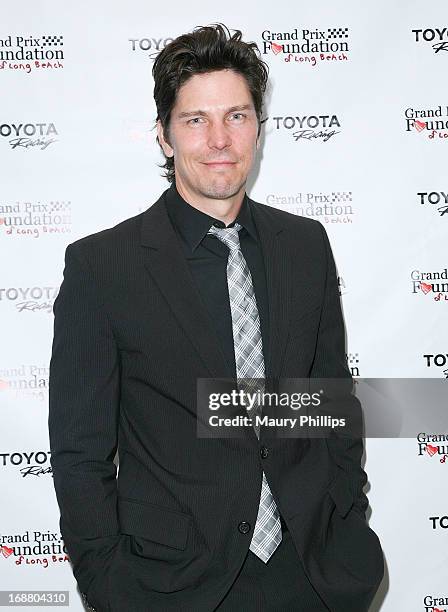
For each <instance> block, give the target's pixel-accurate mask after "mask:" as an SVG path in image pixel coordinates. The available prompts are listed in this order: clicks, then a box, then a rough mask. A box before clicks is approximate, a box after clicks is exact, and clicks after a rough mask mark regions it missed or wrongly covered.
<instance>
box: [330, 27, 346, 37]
mask: <svg viewBox="0 0 448 612" xmlns="http://www.w3.org/2000/svg"><path fill="white" fill-rule="evenodd" d="M327 31H328V36H327V40H329V39H330V38H348V28H328V30H327Z"/></svg>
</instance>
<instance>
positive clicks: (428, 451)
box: [425, 444, 439, 457]
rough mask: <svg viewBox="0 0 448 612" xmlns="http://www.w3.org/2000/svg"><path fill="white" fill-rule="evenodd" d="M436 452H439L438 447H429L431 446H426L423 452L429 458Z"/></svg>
mask: <svg viewBox="0 0 448 612" xmlns="http://www.w3.org/2000/svg"><path fill="white" fill-rule="evenodd" d="M438 450H439V447H438V446H431V444H427V445H426V447H425V451H426V452H427V453H428V455H429V456H430V457H432V456H433V455H435V454H436V452H437V451H438Z"/></svg>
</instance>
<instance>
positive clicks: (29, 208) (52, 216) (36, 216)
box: [0, 200, 72, 239]
mask: <svg viewBox="0 0 448 612" xmlns="http://www.w3.org/2000/svg"><path fill="white" fill-rule="evenodd" d="M71 207H72V203H71V202H70V200H50V201H49V202H15V203H14V204H0V235H1V234H5V235H6V236H10V237H11V238H12V237H14V238H17V239H20V238H29V237H31V238H42V236H49V235H50V234H52V235H55V234H70V233H71V231H72V217H71Z"/></svg>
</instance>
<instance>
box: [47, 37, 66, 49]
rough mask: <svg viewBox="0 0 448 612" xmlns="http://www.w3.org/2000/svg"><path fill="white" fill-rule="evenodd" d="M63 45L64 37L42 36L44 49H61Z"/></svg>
mask: <svg viewBox="0 0 448 612" xmlns="http://www.w3.org/2000/svg"><path fill="white" fill-rule="evenodd" d="M63 44H64V37H63V36H56V35H55V36H42V47H59V46H61V45H63Z"/></svg>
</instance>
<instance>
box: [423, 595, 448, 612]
mask: <svg viewBox="0 0 448 612" xmlns="http://www.w3.org/2000/svg"><path fill="white" fill-rule="evenodd" d="M441 606H443V607H441ZM423 610H424V612H448V597H434V596H433V595H425V597H423Z"/></svg>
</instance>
